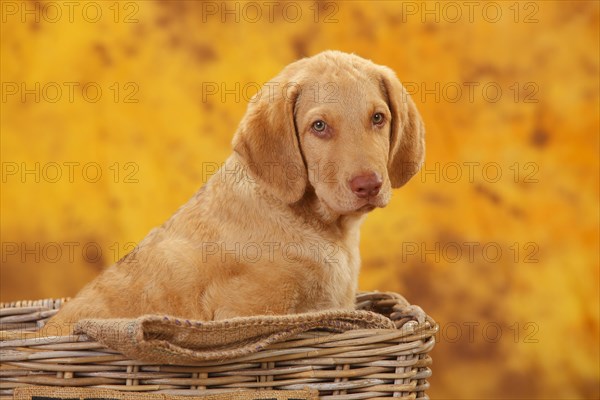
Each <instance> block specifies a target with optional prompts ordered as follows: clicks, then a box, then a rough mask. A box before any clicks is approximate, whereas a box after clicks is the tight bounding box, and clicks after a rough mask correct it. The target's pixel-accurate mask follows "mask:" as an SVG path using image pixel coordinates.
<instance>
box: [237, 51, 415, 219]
mask: <svg viewBox="0 0 600 400" xmlns="http://www.w3.org/2000/svg"><path fill="white" fill-rule="evenodd" d="M233 146H234V151H235V152H236V153H237V154H238V155H239V156H240V157H241V159H242V160H243V162H244V164H245V165H246V167H247V168H248V170H249V172H250V174H251V175H252V177H253V178H255V179H256V180H257V181H258V182H259V183H260V184H262V185H264V186H265V187H266V188H268V189H269V190H270V191H271V193H273V194H274V195H275V196H277V197H279V198H280V199H281V200H283V201H285V202H287V203H294V202H297V201H299V200H300V199H302V197H303V196H304V194H305V193H306V191H307V187H308V185H310V186H312V187H313V188H314V192H315V193H316V195H317V197H318V198H319V200H320V201H321V202H323V203H324V204H325V205H326V206H328V207H329V208H330V209H332V210H333V211H335V212H337V213H339V214H342V215H344V214H351V213H357V212H366V211H370V210H372V209H373V208H375V207H385V206H386V205H387V203H388V202H389V200H390V197H391V188H398V187H400V186H402V185H404V184H405V183H406V182H407V181H408V180H409V179H410V178H411V177H412V176H413V175H414V174H415V173H416V172H417V171H418V170H419V168H420V166H421V164H422V162H423V159H424V153H425V131H424V127H423V122H422V120H421V117H420V115H419V113H418V111H417V109H416V107H415V104H414V103H413V101H412V99H411V98H410V97H409V95H408V93H407V92H406V90H405V89H404V87H403V86H402V85H401V84H400V82H399V81H398V79H397V78H396V76H395V74H394V72H392V71H391V70H390V69H389V68H387V67H383V66H379V65H376V64H373V63H372V62H371V61H368V60H365V59H363V58H360V57H358V56H356V55H351V54H346V53H342V52H338V51H326V52H323V53H320V54H318V55H316V56H314V57H310V58H305V59H302V60H299V61H296V62H294V63H292V64H290V65H288V66H287V67H286V68H284V69H283V71H282V72H281V73H280V74H279V75H277V76H276V77H275V78H274V79H273V80H272V81H270V82H269V83H268V84H266V85H265V86H264V87H263V88H262V89H261V91H260V92H259V93H257V94H256V95H255V97H254V98H253V99H252V100H251V103H250V105H249V106H248V111H247V112H246V115H245V116H244V118H243V119H242V121H241V123H240V126H239V129H238V131H237V133H236V135H235V137H234V140H233Z"/></svg>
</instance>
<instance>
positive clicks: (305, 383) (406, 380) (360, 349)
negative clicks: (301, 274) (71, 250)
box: [0, 292, 437, 400]
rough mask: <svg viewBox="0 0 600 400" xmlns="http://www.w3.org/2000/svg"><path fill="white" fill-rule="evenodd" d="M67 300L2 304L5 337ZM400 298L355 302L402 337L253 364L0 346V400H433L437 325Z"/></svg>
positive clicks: (299, 343)
mask: <svg viewBox="0 0 600 400" xmlns="http://www.w3.org/2000/svg"><path fill="white" fill-rule="evenodd" d="M64 302H65V300H64V299H60V300H40V301H22V302H15V303H6V304H2V305H1V308H0V330H9V329H11V330H14V329H23V330H36V329H38V328H39V327H41V326H43V324H44V323H45V321H47V320H48V319H49V318H50V317H51V316H52V315H54V314H55V313H56V312H57V311H58V309H59V308H60V306H61V305H62V304H63V303H64ZM408 306H409V304H408V302H407V301H406V300H405V299H404V298H403V297H402V296H400V295H397V294H395V293H379V292H369V293H361V294H359V295H358V296H357V308H358V309H362V310H369V311H374V312H377V313H380V314H383V315H385V316H387V317H389V318H390V319H392V321H394V323H395V325H396V327H397V329H396V330H379V329H362V330H353V331H347V332H344V333H330V332H323V331H309V332H306V333H303V334H299V335H297V336H294V337H293V338H289V339H286V340H284V341H282V342H279V343H276V344H273V345H270V346H269V347H268V348H266V349H264V350H261V351H259V352H258V353H255V354H250V355H248V356H243V357H240V358H236V359H232V360H225V361H222V362H219V361H212V362H203V363H198V364H196V365H150V364H147V363H143V362H139V361H134V360H129V359H127V358H126V357H125V356H123V355H122V354H119V353H117V352H115V351H113V350H110V349H107V348H106V347H104V346H102V345H100V344H99V343H96V342H93V341H90V340H89V339H88V338H87V337H86V336H84V335H79V336H63V337H49V338H44V339H39V338H34V339H23V340H17V341H10V342H0V351H1V357H0V360H1V361H2V363H1V366H0V396H11V395H12V391H13V389H14V388H15V387H19V386H26V385H49V386H87V387H101V388H108V389H115V390H120V391H127V392H132V391H133V392H136V391H137V392H146V393H165V394H175V395H196V396H197V395H203V394H213V393H223V392H230V391H238V390H261V389H279V390H286V389H287V390H294V389H303V388H306V387H308V388H311V389H316V390H318V391H319V395H320V397H321V398H323V399H328V400H350V399H371V398H378V397H395V398H402V399H404V398H405V399H415V398H428V397H427V395H426V393H425V391H426V390H427V389H428V388H429V384H428V382H427V380H426V379H427V378H428V377H429V376H430V375H431V370H430V368H429V366H430V365H431V358H430V357H429V355H428V353H429V351H431V349H432V348H433V345H434V343H435V337H434V335H435V333H436V332H437V325H436V324H435V322H434V321H433V320H432V319H431V318H429V317H428V318H427V320H426V321H425V322H424V323H417V322H416V321H414V320H412V319H411V318H410V317H407V316H406V314H405V313H403V312H402V310H405V309H406V308H407V307H408Z"/></svg>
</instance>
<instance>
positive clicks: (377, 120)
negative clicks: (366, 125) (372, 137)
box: [373, 113, 385, 125]
mask: <svg viewBox="0 0 600 400" xmlns="http://www.w3.org/2000/svg"><path fill="white" fill-rule="evenodd" d="M384 120H385V118H384V117H383V114H382V113H375V114H373V123H374V124H375V125H381V124H383V121H384Z"/></svg>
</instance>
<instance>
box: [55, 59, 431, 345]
mask: <svg viewBox="0 0 600 400" xmlns="http://www.w3.org/2000/svg"><path fill="white" fill-rule="evenodd" d="M424 153H425V129H424V125H423V121H422V119H421V117H420V115H419V112H418V111H417V109H416V107H415V104H414V102H413V101H412V100H411V98H410V96H409V95H408V94H407V92H406V90H405V89H404V88H403V86H402V85H401V83H400V82H399V80H398V79H397V77H396V75H395V74H394V72H393V71H392V70H391V69H389V68H387V67H384V66H379V65H376V64H374V63H373V62H371V61H369V60H366V59H363V58H361V57H359V56H357V55H353V54H347V53H342V52H339V51H325V52H322V53H319V54H317V55H315V56H313V57H309V58H304V59H301V60H298V61H296V62H293V63H291V64H289V65H288V66H287V67H285V68H284V69H283V70H282V71H281V72H280V73H279V74H278V75H277V76H276V77H275V78H274V79H273V80H272V81H270V82H269V83H268V84H265V86H264V87H263V88H262V89H261V90H260V91H259V92H258V93H257V94H256V95H255V96H254V97H253V98H252V99H251V101H250V102H249V105H248V109H247V112H246V114H245V115H244V117H243V119H242V121H241V123H240V124H239V127H238V129H237V132H236V133H235V136H234V138H233V154H232V155H231V156H230V157H229V158H228V159H227V160H226V162H225V163H224V165H223V166H222V168H221V169H220V170H219V171H218V172H216V173H215V174H214V175H213V176H212V177H211V178H210V179H209V181H208V182H207V183H206V184H205V185H204V186H203V187H202V188H201V189H200V190H199V191H198V192H197V193H196V194H195V195H194V196H193V197H192V198H191V199H190V200H189V201H188V202H187V203H186V204H184V205H183V206H182V207H181V208H180V209H179V210H178V211H177V212H176V213H175V214H174V215H173V216H172V217H171V218H170V219H169V220H167V221H166V222H165V223H164V224H163V225H162V226H160V227H158V228H156V229H154V230H152V231H151V232H150V233H149V234H148V236H147V237H146V238H144V239H143V240H142V241H141V242H140V243H139V245H138V246H137V248H136V249H135V250H134V251H133V252H131V253H130V254H128V255H127V256H125V257H124V258H122V259H121V260H119V261H118V262H117V263H116V264H114V265H112V266H111V267H109V268H107V269H106V270H105V271H104V272H103V273H101V274H100V275H99V276H98V277H97V278H96V279H95V280H93V281H92V282H91V283H89V284H88V285H87V286H85V287H84V288H83V289H82V290H81V291H80V293H79V294H78V295H77V296H76V297H75V298H73V299H72V300H71V301H69V302H67V303H66V304H65V305H64V306H63V307H62V309H61V310H60V311H59V312H58V313H57V314H56V315H55V316H54V317H53V318H52V319H51V320H50V321H49V323H48V325H53V326H54V329H56V327H57V326H59V327H62V329H61V331H60V332H61V333H60V334H69V333H71V332H72V330H73V326H74V324H75V323H76V322H77V321H79V320H81V319H84V318H117V317H122V318H131V317H137V316H141V315H144V314H166V315H172V316H178V317H184V318H186V319H198V320H206V321H208V320H221V319H226V318H232V317H239V316H250V315H269V314H292V313H304V312H310V311H317V310H324V309H353V308H354V302H355V295H356V292H357V286H358V274H359V269H360V254H359V228H360V225H361V223H362V222H363V220H364V218H365V215H366V214H367V213H368V212H370V211H371V210H373V209H374V208H377V207H379V208H382V207H385V206H386V205H387V204H388V202H389V201H390V198H391V190H392V188H399V187H401V186H403V185H404V184H405V183H406V182H407V181H408V180H409V179H410V178H411V177H412V176H413V175H414V174H415V173H416V172H417V171H418V169H419V168H420V166H421V164H422V163H423V160H424Z"/></svg>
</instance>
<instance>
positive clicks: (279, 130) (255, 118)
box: [233, 78, 308, 204]
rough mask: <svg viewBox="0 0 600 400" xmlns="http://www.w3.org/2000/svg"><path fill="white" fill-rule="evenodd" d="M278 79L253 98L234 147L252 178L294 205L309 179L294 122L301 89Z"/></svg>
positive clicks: (236, 136) (300, 196)
mask: <svg viewBox="0 0 600 400" xmlns="http://www.w3.org/2000/svg"><path fill="white" fill-rule="evenodd" d="M275 79H276V80H275V81H274V82H270V83H272V84H269V85H265V86H264V87H263V88H262V89H261V90H260V91H259V92H258V93H257V94H256V95H255V96H254V97H253V98H252V99H251V100H250V104H249V105H248V110H247V111H246V115H245V116H244V118H243V119H242V121H241V122H240V126H239V128H238V130H237V132H236V134H235V137H234V138H233V150H234V151H235V152H236V153H237V154H238V155H239V156H240V157H241V159H242V161H243V163H244V164H245V167H246V168H247V169H248V172H249V173H250V174H249V175H250V176H251V178H253V179H255V180H256V181H257V182H258V183H259V184H261V185H263V186H265V188H267V189H268V190H269V191H270V192H271V193H272V194H273V195H275V196H276V197H278V198H279V199H281V200H283V201H284V202H286V203H288V204H291V203H295V202H296V201H298V200H300V199H301V198H302V196H303V195H304V192H305V189H306V185H307V182H308V174H307V171H306V167H305V165H304V160H303V158H302V154H301V152H300V144H299V142H298V135H297V134H296V125H295V122H294V106H295V102H296V99H297V97H298V95H299V88H298V86H297V85H296V84H291V83H286V82H281V81H278V80H277V78H275Z"/></svg>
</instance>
